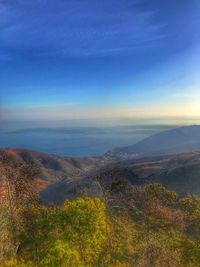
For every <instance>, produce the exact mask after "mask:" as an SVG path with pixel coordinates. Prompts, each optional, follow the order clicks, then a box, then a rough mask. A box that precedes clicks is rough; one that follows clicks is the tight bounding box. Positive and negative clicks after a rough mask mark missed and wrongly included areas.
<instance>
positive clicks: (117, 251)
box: [0, 182, 200, 267]
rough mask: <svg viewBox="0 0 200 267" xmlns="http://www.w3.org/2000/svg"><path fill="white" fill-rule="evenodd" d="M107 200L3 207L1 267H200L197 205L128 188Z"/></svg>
mask: <svg viewBox="0 0 200 267" xmlns="http://www.w3.org/2000/svg"><path fill="white" fill-rule="evenodd" d="M105 195H106V196H105V201H102V200H100V199H98V198H88V197H86V198H77V199H75V200H74V201H68V200H66V201H65V202H64V204H63V205H60V206H54V205H43V204H41V203H40V202H39V201H36V202H35V203H34V204H32V203H28V202H26V205H24V206H21V205H20V206H18V205H17V204H16V206H15V208H13V210H12V211H13V213H12V214H11V213H10V212H11V209H10V210H9V209H8V208H9V204H8V206H7V208H6V207H5V206H4V207H3V205H2V206H1V222H4V224H1V265H0V266H1V267H25V266H26V267H33V266H34V267H44V266H48V267H57V266H58V267H68V266H69V267H70V266H71V267H75V266H77V267H79V266H80V267H81V266H88V267H89V266H91V267H92V266H99V267H100V266H108V267H113V266H116V267H117V266H129V267H132V266H136V267H148V266H149V267H150V266H151V267H154V266H155V267H165V266H166V267H179V266H180V267H184V266H185V267H188V266H190V267H197V266H200V239H199V236H200V197H198V196H193V195H187V196H185V197H184V198H180V197H179V196H178V194H177V193H176V192H174V191H169V190H167V189H166V188H165V187H163V186H162V185H159V184H149V185H144V186H134V187H133V186H130V185H129V184H125V183H123V182H121V183H120V182H118V183H117V184H116V185H115V187H114V188H113V190H112V193H110V194H108V193H107V194H106V192H105ZM4 208H5V209H4ZM13 222H15V231H14V232H13V224H12V223H13ZM3 226H4V227H3Z"/></svg>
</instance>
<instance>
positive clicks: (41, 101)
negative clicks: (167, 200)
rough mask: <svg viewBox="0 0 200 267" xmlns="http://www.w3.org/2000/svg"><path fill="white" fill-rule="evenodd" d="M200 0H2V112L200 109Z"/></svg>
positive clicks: (58, 114)
mask: <svg viewBox="0 0 200 267" xmlns="http://www.w3.org/2000/svg"><path fill="white" fill-rule="evenodd" d="M199 28H200V4H199V2H198V1H197V0H174V1H167V0H162V1H160V0H148V1H147V0H134V1H130V0H101V1H97V0H59V1H56V0H35V1H32V0H0V112H1V114H0V118H1V119H4V120H8V119H20V120H41V119H42V120H51V119H52V120H59V119H60V120H64V119H73V118H75V119H78V118H80V119H82V118H98V119H99V118H109V117H110V118H113V117H119V118H120V117H122V118H125V117H127V118H132V117H133V118H134V117H151V116H152V117H154V116H157V117H158V116H161V117H162V116H163V117H164V116H182V117H183V116H200V100H199V99H200V93H199V91H200V78H199V77H198V76H199V71H200V33H199Z"/></svg>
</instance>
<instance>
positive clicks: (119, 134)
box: [0, 125, 172, 156]
mask: <svg viewBox="0 0 200 267" xmlns="http://www.w3.org/2000/svg"><path fill="white" fill-rule="evenodd" d="M169 128H172V126H166V125H165V126H159V125H155V126H152V125H151V126H148V125H146V126H145V125H143V126H141V125H140V126H115V127H57V128H42V127H40V128H22V129H15V130H13V129H12V130H11V129H5V128H4V129H1V130H0V147H20V148H27V149H33V150H38V151H43V152H48V153H54V154H58V155H61V156H94V155H101V154H103V153H105V152H107V151H108V150H110V149H113V148H115V147H121V146H127V145H132V144H134V143H136V142H138V141H140V140H142V139H144V138H146V137H148V136H150V135H152V134H155V133H158V132H161V131H164V130H166V129H169Z"/></svg>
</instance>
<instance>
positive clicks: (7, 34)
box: [0, 0, 165, 55]
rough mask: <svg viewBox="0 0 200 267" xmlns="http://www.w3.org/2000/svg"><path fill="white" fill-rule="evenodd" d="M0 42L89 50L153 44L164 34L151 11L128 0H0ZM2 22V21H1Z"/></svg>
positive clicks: (64, 52)
mask: <svg viewBox="0 0 200 267" xmlns="http://www.w3.org/2000/svg"><path fill="white" fill-rule="evenodd" d="M0 10H1V11H0V15H1V19H0V36H1V37H0V41H1V46H8V47H10V48H15V49H16V48H18V47H24V48H29V49H30V48H37V49H38V48H41V49H43V50H45V52H46V53H57V54H59V53H60V54H62V55H95V54H97V55H98V54H100V55H102V54H109V53H118V52H122V51H130V50H134V49H138V48H142V47H146V46H150V47H151V46H152V45H155V44H156V42H157V41H158V40H159V39H162V38H165V35H163V33H162V31H161V29H162V28H163V27H164V25H162V24H158V23H157V24H156V23H153V17H154V16H155V14H156V11H154V10H153V11H152V10H147V11H140V10H139V9H138V8H137V7H136V6H135V5H134V2H133V3H132V5H130V1H128V0H123V1H121V0H110V1H105V0H103V1H93V0H85V1H64V0H60V1H55V0H49V1H44V0H43V1H30V0H27V1H21V0H18V1H15V3H13V1H5V0H1V1H0ZM5 22H6V23H5Z"/></svg>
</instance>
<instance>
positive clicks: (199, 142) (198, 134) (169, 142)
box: [106, 126, 200, 160]
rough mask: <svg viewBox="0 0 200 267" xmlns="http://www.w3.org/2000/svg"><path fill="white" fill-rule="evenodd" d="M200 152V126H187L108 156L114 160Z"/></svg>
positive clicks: (120, 149) (157, 135)
mask: <svg viewBox="0 0 200 267" xmlns="http://www.w3.org/2000/svg"><path fill="white" fill-rule="evenodd" d="M198 150H200V126H185V127H180V128H176V129H172V130H167V131H164V132H161V133H158V134H155V135H152V136H150V137H148V138H146V139H144V140H142V141H140V142H138V143H136V144H135V145H131V146H127V147H122V148H116V149H114V150H112V151H109V152H108V153H107V154H106V156H107V157H111V158H113V159H116V160H117V159H118V160H120V159H126V158H131V157H144V156H158V155H170V154H177V153H184V152H193V151H198Z"/></svg>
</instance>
